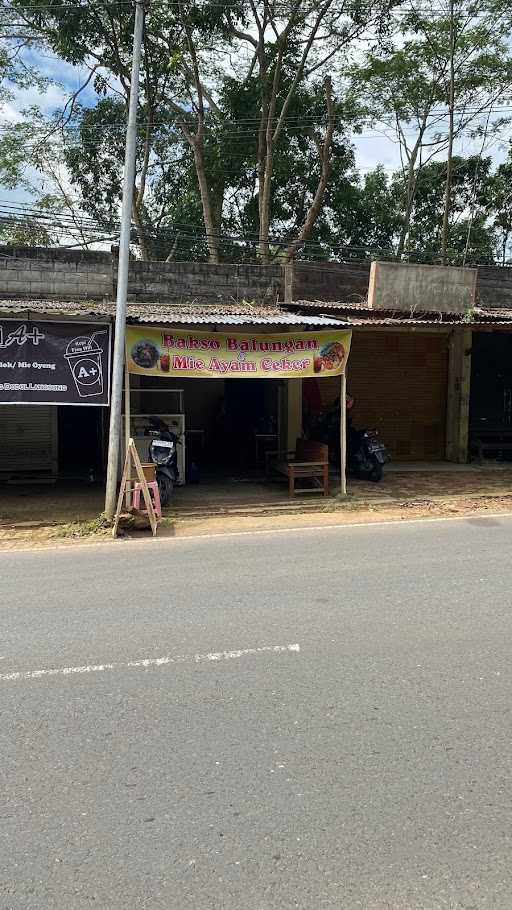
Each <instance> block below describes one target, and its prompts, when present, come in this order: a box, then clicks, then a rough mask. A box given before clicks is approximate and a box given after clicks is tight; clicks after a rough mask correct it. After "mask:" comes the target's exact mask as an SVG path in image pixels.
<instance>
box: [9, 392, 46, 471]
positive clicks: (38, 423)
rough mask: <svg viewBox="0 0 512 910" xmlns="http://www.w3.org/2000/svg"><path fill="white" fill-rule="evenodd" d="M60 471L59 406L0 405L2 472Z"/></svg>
mask: <svg viewBox="0 0 512 910" xmlns="http://www.w3.org/2000/svg"><path fill="white" fill-rule="evenodd" d="M21 473H30V474H34V475H35V474H41V473H43V474H51V475H52V476H56V474H57V408H56V407H54V406H51V405H34V406H32V405H0V476H2V475H3V476H4V479H5V477H6V476H12V475H14V474H21Z"/></svg>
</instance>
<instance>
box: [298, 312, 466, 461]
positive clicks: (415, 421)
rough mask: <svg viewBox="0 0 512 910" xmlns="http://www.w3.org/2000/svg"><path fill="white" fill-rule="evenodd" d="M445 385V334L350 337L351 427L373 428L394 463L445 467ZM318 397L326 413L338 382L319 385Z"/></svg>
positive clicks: (321, 381)
mask: <svg viewBox="0 0 512 910" xmlns="http://www.w3.org/2000/svg"><path fill="white" fill-rule="evenodd" d="M306 381H307V380H306ZM447 381H448V338H447V335H446V334H444V333H435V334H434V333H432V334H428V333H423V332H421V333H420V332H418V333H417V334H415V333H413V332H358V331H357V330H356V331H354V333H353V336H352V347H351V351H350V357H349V361H348V372H347V389H348V391H349V393H350V394H351V395H353V396H354V399H355V404H354V425H355V426H356V427H362V428H363V427H365V428H366V427H376V428H377V429H378V430H379V432H380V434H381V436H382V440H383V442H384V443H385V444H386V446H387V447H388V449H389V451H390V453H391V457H392V459H393V461H444V459H445V422H446V389H447ZM318 391H319V395H320V398H321V401H322V408H326V407H330V406H331V405H332V404H333V403H334V401H335V400H336V398H338V396H339V394H340V381H339V378H338V377H333V378H329V379H327V378H326V379H319V380H318Z"/></svg>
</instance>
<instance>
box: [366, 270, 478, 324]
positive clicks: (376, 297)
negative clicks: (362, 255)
mask: <svg viewBox="0 0 512 910" xmlns="http://www.w3.org/2000/svg"><path fill="white" fill-rule="evenodd" d="M476 275H477V273H476V269H459V268H452V267H451V266H450V267H446V266H442V265H411V264H409V263H406V262H372V267H371V271H370V282H369V285H368V304H369V306H371V307H372V308H373V309H375V310H399V311H403V312H405V313H408V314H413V313H415V312H416V311H417V312H419V313H422V312H423V313H466V312H467V311H468V310H470V309H471V308H472V307H473V306H474V305H475V302H476Z"/></svg>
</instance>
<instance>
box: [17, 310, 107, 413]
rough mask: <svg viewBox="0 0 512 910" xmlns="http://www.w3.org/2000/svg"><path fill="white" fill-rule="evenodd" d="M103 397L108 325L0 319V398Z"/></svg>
mask: <svg viewBox="0 0 512 910" xmlns="http://www.w3.org/2000/svg"><path fill="white" fill-rule="evenodd" d="M109 401H110V325H99V324H98V323H80V322H39V321H37V322H33V321H32V320H27V319H25V320H21V319H2V320H0V404H69V405H96V406H100V407H105V406H107V405H108V404H109Z"/></svg>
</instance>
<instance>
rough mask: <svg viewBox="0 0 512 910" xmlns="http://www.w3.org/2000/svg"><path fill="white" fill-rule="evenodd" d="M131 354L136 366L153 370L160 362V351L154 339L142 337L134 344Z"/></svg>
mask: <svg viewBox="0 0 512 910" xmlns="http://www.w3.org/2000/svg"><path fill="white" fill-rule="evenodd" d="M131 355H132V360H133V362H134V363H135V364H136V366H138V367H142V368H143V369H146V370H151V369H152V368H153V367H155V366H156V364H157V363H158V358H159V357H160V351H159V350H158V348H157V346H156V344H154V342H153V341H148V339H147V338H142V339H141V340H140V341H136V342H135V344H134V345H133V346H132V350H131Z"/></svg>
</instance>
